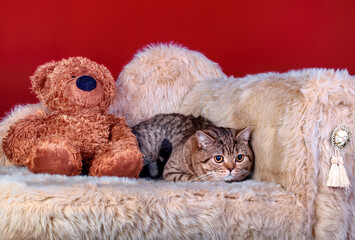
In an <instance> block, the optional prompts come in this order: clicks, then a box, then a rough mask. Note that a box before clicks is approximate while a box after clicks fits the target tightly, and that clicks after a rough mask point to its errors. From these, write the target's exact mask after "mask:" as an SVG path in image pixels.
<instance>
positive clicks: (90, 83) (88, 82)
mask: <svg viewBox="0 0 355 240" xmlns="http://www.w3.org/2000/svg"><path fill="white" fill-rule="evenodd" d="M76 86H77V87H78V88H79V89H80V90H83V91H86V92H90V91H92V90H94V89H95V88H96V86H97V82H96V80H95V78H93V77H90V76H86V75H84V76H81V77H79V78H78V80H76Z"/></svg>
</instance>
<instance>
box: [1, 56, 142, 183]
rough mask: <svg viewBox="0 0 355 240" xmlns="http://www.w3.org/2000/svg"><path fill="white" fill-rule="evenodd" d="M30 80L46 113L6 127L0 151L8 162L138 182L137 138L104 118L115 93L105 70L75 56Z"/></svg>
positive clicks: (109, 117)
mask: <svg viewBox="0 0 355 240" xmlns="http://www.w3.org/2000/svg"><path fill="white" fill-rule="evenodd" d="M31 81H32V87H33V90H34V91H35V93H36V94H37V95H38V98H39V100H40V101H41V102H42V104H43V105H44V106H46V107H47V108H48V109H49V112H44V111H38V112H36V113H33V114H31V115H29V116H27V117H25V118H24V119H21V120H19V121H17V122H15V123H14V124H13V125H12V126H11V127H10V130H9V132H8V134H7V135H6V137H5V139H4V141H3V149H4V152H5V154H6V156H7V157H8V158H9V160H10V161H11V162H13V163H15V164H16V165H25V166H27V167H28V168H29V169H30V170H31V171H32V172H34V173H50V174H64V175H68V176H73V175H78V174H80V173H89V175H93V176H102V175H108V176H119V177H138V175H139V172H140V171H141V169H142V154H141V153H140V151H139V146H138V142H137V139H136V138H135V136H134V135H133V134H132V132H131V129H130V128H128V126H127V124H126V121H125V120H124V118H117V117H115V116H114V115H110V114H107V110H108V107H109V105H110V104H111V102H112V100H113V99H114V97H115V94H116V90H117V88H116V85H115V81H114V79H113V77H112V75H111V73H110V72H109V70H108V69H107V68H106V67H104V66H103V65H99V64H97V63H95V62H93V61H91V60H89V59H87V58H82V57H73V58H69V59H63V60H61V61H58V62H49V63H46V64H44V65H42V66H39V67H38V69H37V70H36V72H35V73H34V75H33V76H32V77H31Z"/></svg>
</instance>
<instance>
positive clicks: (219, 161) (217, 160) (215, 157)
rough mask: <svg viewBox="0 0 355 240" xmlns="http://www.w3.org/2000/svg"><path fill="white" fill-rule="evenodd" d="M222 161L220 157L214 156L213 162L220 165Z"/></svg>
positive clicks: (222, 158)
mask: <svg viewBox="0 0 355 240" xmlns="http://www.w3.org/2000/svg"><path fill="white" fill-rule="evenodd" d="M223 160H224V157H223V156H221V155H217V156H214V161H215V162H216V163H221V162H223Z"/></svg>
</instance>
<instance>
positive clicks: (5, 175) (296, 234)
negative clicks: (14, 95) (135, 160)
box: [0, 167, 310, 239]
mask: <svg viewBox="0 0 355 240" xmlns="http://www.w3.org/2000/svg"><path fill="white" fill-rule="evenodd" d="M0 192H1V193H2V194H1V196H0V206H1V207H0V234H1V235H0V238H1V239H271V238H276V239H305V237H306V236H309V234H310V232H309V231H308V229H305V228H304V227H303V224H302V222H303V221H305V220H306V218H307V214H306V212H305V209H304V207H303V206H302V204H301V203H300V202H298V200H297V199H296V197H295V196H294V195H293V194H292V193H290V192H287V191H286V190H285V189H283V188H282V187H281V186H280V185H276V184H273V183H263V182H258V181H246V182H241V183H233V184H227V183H170V182H163V181H158V182H152V181H146V180H142V179H139V180H132V179H125V178H116V177H101V178H98V177H82V176H78V177H65V176H59V175H57V176H53V175H52V176H49V175H43V174H38V175H34V174H32V173H29V172H28V171H27V170H26V169H24V168H18V167H2V168H0Z"/></svg>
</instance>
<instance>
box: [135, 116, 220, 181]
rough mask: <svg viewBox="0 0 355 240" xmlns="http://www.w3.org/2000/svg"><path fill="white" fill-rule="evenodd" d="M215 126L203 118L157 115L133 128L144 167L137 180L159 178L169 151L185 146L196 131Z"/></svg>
mask: <svg viewBox="0 0 355 240" xmlns="http://www.w3.org/2000/svg"><path fill="white" fill-rule="evenodd" d="M211 127H214V125H213V124H212V123H211V122H210V121H208V120H206V119H204V118H202V117H197V118H195V117H193V116H191V115H189V116H185V115H182V114H177V113H171V114H158V115H156V116H154V117H152V118H150V119H148V120H146V121H143V122H141V123H139V124H138V125H136V126H134V127H132V132H133V134H134V135H135V136H136V137H137V140H138V144H139V148H140V151H141V152H142V153H143V154H144V156H143V159H144V166H143V169H142V171H141V173H140V175H139V176H140V177H144V178H153V179H157V178H162V174H163V170H164V166H165V164H166V162H167V160H168V158H169V157H170V154H171V152H172V150H173V149H174V148H175V147H176V146H177V145H178V144H179V143H181V142H185V141H186V140H187V139H188V138H189V137H190V136H191V135H193V134H194V133H195V132H196V131H197V130H202V129H208V128H211Z"/></svg>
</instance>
